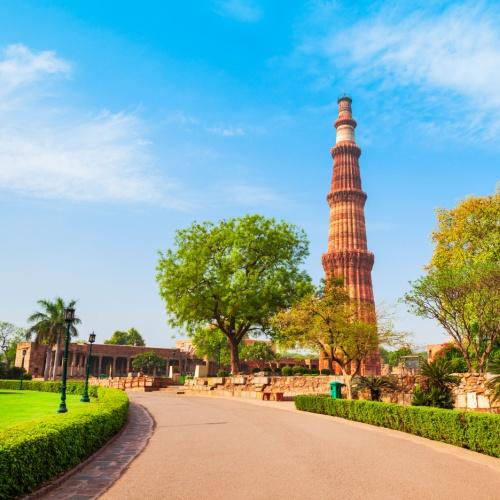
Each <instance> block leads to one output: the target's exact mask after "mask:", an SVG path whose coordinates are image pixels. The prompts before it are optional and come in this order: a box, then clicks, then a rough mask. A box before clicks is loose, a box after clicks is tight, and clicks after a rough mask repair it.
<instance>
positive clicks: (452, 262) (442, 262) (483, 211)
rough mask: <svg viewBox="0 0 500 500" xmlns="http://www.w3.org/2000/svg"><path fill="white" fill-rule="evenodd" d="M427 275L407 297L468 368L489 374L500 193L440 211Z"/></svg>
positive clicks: (497, 327)
mask: <svg viewBox="0 0 500 500" xmlns="http://www.w3.org/2000/svg"><path fill="white" fill-rule="evenodd" d="M437 219H438V225H437V229H436V231H434V233H433V235H432V239H433V241H434V243H435V248H434V253H433V256H432V259H431V262H430V263H429V266H428V268H427V271H428V272H427V274H426V275H425V276H423V277H421V278H420V279H418V280H416V281H415V282H413V283H411V285H412V289H411V290H410V291H409V292H408V293H407V294H406V295H405V301H406V303H407V304H408V306H409V308H410V310H411V311H412V312H414V313H415V314H417V315H419V316H422V317H425V318H431V319H434V320H436V321H437V322H438V323H439V324H440V325H441V326H442V327H443V329H444V330H445V332H446V333H447V334H448V335H449V336H450V337H451V338H452V339H453V340H454V342H455V345H456V347H457V349H459V351H460V352H461V353H462V355H463V358H464V360H465V363H466V365H467V369H468V371H479V372H484V370H485V369H486V367H487V365H488V360H489V358H490V357H491V356H492V353H493V352H494V350H495V348H496V346H497V345H498V342H499V339H500V308H499V307H498V304H499V303H500V195H499V194H496V195H493V196H485V197H470V198H468V199H466V200H464V201H462V202H461V203H459V204H458V205H457V207H455V208H453V209H451V210H444V209H443V210H438V212H437Z"/></svg>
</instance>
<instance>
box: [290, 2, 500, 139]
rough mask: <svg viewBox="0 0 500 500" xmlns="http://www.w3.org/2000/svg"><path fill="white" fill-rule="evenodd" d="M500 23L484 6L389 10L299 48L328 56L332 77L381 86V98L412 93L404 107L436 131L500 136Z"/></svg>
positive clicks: (478, 136) (473, 136)
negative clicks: (341, 74)
mask: <svg viewBox="0 0 500 500" xmlns="http://www.w3.org/2000/svg"><path fill="white" fill-rule="evenodd" d="M499 26H500V13H499V12H496V11H494V10H492V9H488V8H486V7H484V4H479V5H472V4H465V5H462V6H458V7H457V6H455V7H451V8H448V9H447V10H445V11H444V12H442V11H440V12H438V13H436V12H431V11H427V12H424V13H417V14H410V15H406V16H402V15H401V12H400V11H397V13H396V14H395V15H393V14H392V13H391V12H390V10H389V9H388V10H387V11H383V12H381V13H379V14H378V15H375V16H372V17H370V18H368V19H365V20H363V21H361V22H359V23H358V24H356V25H354V26H353V27H352V28H349V29H341V30H339V29H338V26H336V27H335V28H332V29H331V31H330V33H329V34H327V35H325V36H322V37H321V38H317V37H316V38H314V37H309V38H305V39H304V41H303V43H302V44H301V47H300V48H299V51H302V52H303V53H307V54H309V55H310V54H312V53H315V54H316V55H319V56H320V57H322V58H326V59H327V60H328V61H329V62H330V64H331V68H332V69H331V70H330V73H331V74H335V73H337V74H338V73H339V71H335V70H338V69H340V70H344V72H345V70H346V69H347V74H348V79H350V81H351V82H354V85H356V84H357V85H361V86H364V88H366V89H368V88H369V87H370V86H371V89H372V91H373V88H375V89H376V91H377V93H378V94H379V97H380V98H381V99H384V100H386V99H387V96H388V94H389V93H390V92H393V91H396V92H397V91H398V90H402V89H405V90H409V92H407V93H406V96H405V98H404V99H405V102H404V103H405V104H406V105H407V106H409V107H410V108H411V109H412V110H415V111H419V113H418V114H419V115H420V116H422V115H423V114H425V115H426V116H425V120H424V121H422V123H420V124H419V125H420V126H422V128H424V129H426V130H428V131H432V132H433V133H435V131H436V128H440V129H441V130H442V131H443V130H447V131H448V132H450V133H451V134H453V135H461V134H463V135H464V136H468V137H469V138H471V139H483V140H484V139H486V140H488V139H493V138H495V137H497V135H498V133H499V132H500V29H499ZM344 83H345V82H344ZM412 93H413V96H412ZM382 96H383V97H382ZM399 103H400V104H403V102H402V100H399ZM389 106H390V103H389V102H388V101H386V105H385V106H383V107H385V108H386V109H387V108H388V107H389ZM422 111H423V112H422ZM433 113H435V115H434V116H433ZM409 114H410V113H409Z"/></svg>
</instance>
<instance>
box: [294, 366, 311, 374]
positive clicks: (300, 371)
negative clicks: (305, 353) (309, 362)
mask: <svg viewBox="0 0 500 500" xmlns="http://www.w3.org/2000/svg"><path fill="white" fill-rule="evenodd" d="M306 371H307V369H306V368H305V367H303V366H300V365H296V366H293V367H292V374H293V375H304V373H306Z"/></svg>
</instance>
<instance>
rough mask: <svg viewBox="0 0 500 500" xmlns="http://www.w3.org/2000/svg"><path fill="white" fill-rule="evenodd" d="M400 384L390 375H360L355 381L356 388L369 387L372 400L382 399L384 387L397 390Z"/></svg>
mask: <svg viewBox="0 0 500 500" xmlns="http://www.w3.org/2000/svg"><path fill="white" fill-rule="evenodd" d="M397 388H398V384H397V383H396V381H395V380H393V379H392V378H390V377H358V378H357V379H356V382H355V389H356V390H358V391H359V390H363V389H368V390H369V391H370V398H371V400H372V401H380V396H381V395H382V390H383V389H388V390H392V391H395V390H396V389H397Z"/></svg>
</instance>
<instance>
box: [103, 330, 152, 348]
mask: <svg viewBox="0 0 500 500" xmlns="http://www.w3.org/2000/svg"><path fill="white" fill-rule="evenodd" d="M104 343H105V344H115V345H138V346H145V345H146V343H145V342H144V339H143V337H142V335H141V334H140V333H139V332H138V331H137V330H136V329H135V328H129V329H128V330H127V331H122V330H116V331H115V332H114V333H113V335H111V338H109V339H108V340H105V341H104Z"/></svg>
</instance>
